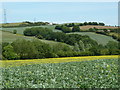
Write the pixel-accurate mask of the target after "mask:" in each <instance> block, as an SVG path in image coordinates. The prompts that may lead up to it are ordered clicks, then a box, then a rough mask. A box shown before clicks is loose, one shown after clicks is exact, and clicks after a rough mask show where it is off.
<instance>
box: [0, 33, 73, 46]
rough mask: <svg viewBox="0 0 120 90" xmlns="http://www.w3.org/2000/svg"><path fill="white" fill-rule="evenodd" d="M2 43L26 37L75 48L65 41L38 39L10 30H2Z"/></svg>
mask: <svg viewBox="0 0 120 90" xmlns="http://www.w3.org/2000/svg"><path fill="white" fill-rule="evenodd" d="M0 37H1V38H0V43H2V42H9V43H11V42H13V41H15V40H17V39H25V40H40V41H42V42H44V43H47V44H49V45H51V46H54V45H66V46H69V47H71V48H73V46H70V45H68V44H65V43H62V42H55V41H51V40H42V39H37V38H35V37H29V36H24V35H21V34H12V33H10V32H4V31H0Z"/></svg>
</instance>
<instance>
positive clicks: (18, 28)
mask: <svg viewBox="0 0 120 90" xmlns="http://www.w3.org/2000/svg"><path fill="white" fill-rule="evenodd" d="M32 27H47V28H50V29H52V30H53V31H55V32H60V30H56V29H55V25H44V26H28V27H14V28H2V30H4V31H10V32H13V30H17V33H18V34H23V31H24V30H25V29H26V28H32Z"/></svg>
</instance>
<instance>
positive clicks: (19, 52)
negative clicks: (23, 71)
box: [2, 39, 120, 60]
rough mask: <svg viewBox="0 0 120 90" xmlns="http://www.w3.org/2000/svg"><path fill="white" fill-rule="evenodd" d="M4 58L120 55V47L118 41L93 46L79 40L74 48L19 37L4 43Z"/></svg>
mask: <svg viewBox="0 0 120 90" xmlns="http://www.w3.org/2000/svg"><path fill="white" fill-rule="evenodd" d="M2 48H3V49H2V59H3V60H4V59H5V60H6V59H8V60H16V59H39V58H53V57H73V56H91V55H119V53H120V50H119V49H120V47H118V44H117V43H116V42H112V41H110V42H108V44H107V45H105V46H103V45H95V46H91V44H90V43H87V44H85V43H83V42H82V41H79V43H76V44H75V46H74V48H71V47H70V46H68V45H65V44H61V43H58V44H54V45H50V44H46V43H43V42H41V41H39V40H33V41H29V40H24V39H18V40H16V41H14V42H12V43H2Z"/></svg>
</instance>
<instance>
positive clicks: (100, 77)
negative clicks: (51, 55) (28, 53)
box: [1, 59, 120, 88]
mask: <svg viewBox="0 0 120 90" xmlns="http://www.w3.org/2000/svg"><path fill="white" fill-rule="evenodd" d="M14 63H15V62H14ZM1 70H2V81H1V82H2V83H1V86H2V87H4V88H120V86H119V83H118V59H97V60H93V61H82V62H66V63H47V64H33V65H27V64H26V65H22V66H15V67H9V68H1Z"/></svg>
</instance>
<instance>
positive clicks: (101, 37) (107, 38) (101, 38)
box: [69, 32, 117, 45]
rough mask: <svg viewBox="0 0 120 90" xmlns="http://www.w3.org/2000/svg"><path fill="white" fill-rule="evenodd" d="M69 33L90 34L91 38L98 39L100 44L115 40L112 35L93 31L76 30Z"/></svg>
mask: <svg viewBox="0 0 120 90" xmlns="http://www.w3.org/2000/svg"><path fill="white" fill-rule="evenodd" d="M69 34H80V35H88V36H89V37H90V38H91V39H93V40H95V41H97V42H98V43H99V44H102V45H106V44H107V43H108V42H109V41H115V42H117V41H116V40H114V39H113V38H112V37H110V36H105V35H101V34H96V33H93V32H74V33H69Z"/></svg>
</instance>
